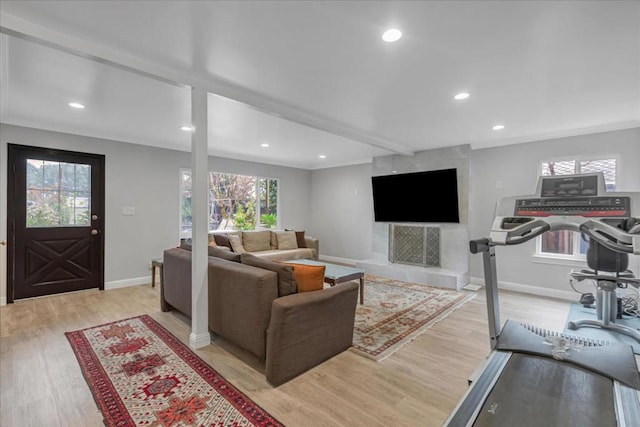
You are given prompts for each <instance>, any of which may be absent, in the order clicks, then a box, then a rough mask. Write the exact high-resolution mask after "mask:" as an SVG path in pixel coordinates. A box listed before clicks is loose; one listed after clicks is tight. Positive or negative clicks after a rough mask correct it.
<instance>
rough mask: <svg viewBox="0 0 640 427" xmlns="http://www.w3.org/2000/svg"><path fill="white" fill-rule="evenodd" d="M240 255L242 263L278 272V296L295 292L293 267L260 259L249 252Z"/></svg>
mask: <svg viewBox="0 0 640 427" xmlns="http://www.w3.org/2000/svg"><path fill="white" fill-rule="evenodd" d="M240 257H241V261H242V263H243V264H247V265H251V266H253V267H259V268H264V269H265V270H270V271H275V272H276V273H278V296H281V297H283V296H285V295H289V294H294V293H296V290H297V284H296V279H295V276H294V272H293V267H291V266H290V265H284V264H281V263H277V262H273V261H269V260H266V259H261V258H258V257H257V256H254V255H251V254H249V253H244V254H242V255H241V256H240Z"/></svg>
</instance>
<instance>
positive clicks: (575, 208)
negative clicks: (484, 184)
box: [513, 174, 631, 218]
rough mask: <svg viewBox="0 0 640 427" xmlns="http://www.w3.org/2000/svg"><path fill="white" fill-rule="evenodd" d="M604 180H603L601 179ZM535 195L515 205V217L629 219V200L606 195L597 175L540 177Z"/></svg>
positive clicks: (520, 200) (518, 200)
mask: <svg viewBox="0 0 640 427" xmlns="http://www.w3.org/2000/svg"><path fill="white" fill-rule="evenodd" d="M602 179H604V177H602ZM537 193H538V194H539V195H540V197H536V198H526V199H525V198H521V199H517V200H516V203H515V208H514V212H513V215H514V216H527V217H531V216H534V217H547V216H553V215H579V216H585V217H607V218H610V217H620V218H628V217H629V216H630V215H631V212H630V209H631V207H630V200H629V197H624V196H622V197H621V196H616V195H615V193H614V194H613V195H611V196H610V195H607V194H603V193H606V189H605V185H604V182H600V180H599V177H598V175H596V174H593V175H570V176H543V177H540V182H539V183H538V189H537Z"/></svg>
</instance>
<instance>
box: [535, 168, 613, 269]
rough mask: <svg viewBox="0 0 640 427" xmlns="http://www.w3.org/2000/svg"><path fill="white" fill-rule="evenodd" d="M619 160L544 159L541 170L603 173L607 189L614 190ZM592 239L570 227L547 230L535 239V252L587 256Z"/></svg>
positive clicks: (572, 257)
mask: <svg viewBox="0 0 640 427" xmlns="http://www.w3.org/2000/svg"><path fill="white" fill-rule="evenodd" d="M617 164H618V162H617V159H615V158H608V159H589V160H583V159H575V160H560V161H547V162H542V165H541V166H542V170H541V173H542V175H543V176H549V175H573V174H580V173H593V172H602V173H603V175H604V180H605V184H606V187H607V191H615V189H616V177H617ZM588 248H589V242H588V241H586V240H585V239H584V238H582V236H581V234H580V233H576V232H573V231H570V230H557V231H548V232H546V233H544V234H543V235H542V236H540V237H538V238H537V239H536V254H537V255H542V256H548V257H554V258H564V259H585V257H586V255H585V254H586V253H587V249H588Z"/></svg>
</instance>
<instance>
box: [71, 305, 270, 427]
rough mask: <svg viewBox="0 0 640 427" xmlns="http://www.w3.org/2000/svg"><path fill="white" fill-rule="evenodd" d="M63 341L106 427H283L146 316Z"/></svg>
mask: <svg viewBox="0 0 640 427" xmlns="http://www.w3.org/2000/svg"><path fill="white" fill-rule="evenodd" d="M65 335H66V337H67V338H68V339H69V342H70V343H71V347H72V348H73V351H74V352H75V354H76V357H77V358H78V362H79V363H80V367H81V368H82V373H83V374H84V377H85V378H86V380H87V383H89V388H90V389H91V392H92V393H93V397H94V399H95V401H96V403H97V404H98V407H99V408H100V410H101V411H102V414H103V416H104V417H105V425H107V426H150V427H151V426H153V427H156V426H157V427H160V426H172V427H173V426H175V427H178V426H216V427H222V426H234V427H236V426H282V424H281V423H280V422H278V421H277V420H276V419H275V418H273V417H272V416H271V415H269V414H268V413H267V412H266V411H265V410H264V409H262V408H260V407H259V406H258V405H256V404H255V403H254V402H253V401H251V399H249V398H248V397H247V396H245V395H244V394H242V393H241V392H240V391H238V390H237V389H236V388H235V387H234V386H233V385H231V384H230V383H229V382H227V381H226V380H225V379H224V378H223V377H222V376H221V375H220V374H218V373H217V372H216V371H215V370H214V369H213V368H211V367H210V366H209V365H207V364H206V363H205V362H204V361H203V360H202V359H200V358H199V357H198V356H197V355H196V354H195V353H194V352H192V351H191V350H190V349H189V348H188V347H187V346H186V345H184V344H182V342H180V341H179V340H178V339H177V338H176V337H174V336H173V335H171V334H170V333H169V332H168V331H167V330H166V329H164V328H163V327H162V326H160V324H158V323H157V322H156V321H155V320H153V319H152V318H151V317H150V316H148V315H142V316H138V317H133V318H131V319H125V320H120V321H118V322H113V323H107V324H105V325H100V326H95V327H92V328H87V329H83V330H80V331H74V332H67V333H65Z"/></svg>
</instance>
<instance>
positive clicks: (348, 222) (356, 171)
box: [307, 164, 373, 261]
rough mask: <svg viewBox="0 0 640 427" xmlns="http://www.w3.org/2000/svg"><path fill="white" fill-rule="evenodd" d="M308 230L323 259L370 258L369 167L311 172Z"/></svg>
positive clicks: (370, 200)
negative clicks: (318, 245)
mask: <svg viewBox="0 0 640 427" xmlns="http://www.w3.org/2000/svg"><path fill="white" fill-rule="evenodd" d="M311 206H312V209H311V227H310V228H309V229H308V230H307V232H308V234H310V235H312V236H314V237H318V238H319V239H320V253H321V254H322V255H324V256H330V257H337V258H343V259H345V260H348V261H349V260H358V259H365V258H371V224H372V223H373V199H372V193H371V164H365V165H357V166H344V167H339V168H330V169H321V170H315V171H313V172H312V173H311Z"/></svg>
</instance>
